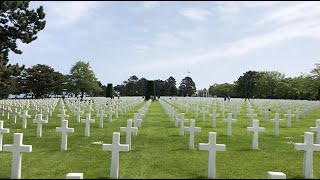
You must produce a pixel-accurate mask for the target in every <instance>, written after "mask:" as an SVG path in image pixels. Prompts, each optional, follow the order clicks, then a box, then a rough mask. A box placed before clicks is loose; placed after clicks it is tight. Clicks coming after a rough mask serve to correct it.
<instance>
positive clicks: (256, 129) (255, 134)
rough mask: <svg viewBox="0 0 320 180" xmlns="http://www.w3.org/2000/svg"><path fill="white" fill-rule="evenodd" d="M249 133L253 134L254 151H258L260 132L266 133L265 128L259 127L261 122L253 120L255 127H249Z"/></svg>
mask: <svg viewBox="0 0 320 180" xmlns="http://www.w3.org/2000/svg"><path fill="white" fill-rule="evenodd" d="M247 131H251V132H253V138H252V149H258V138H259V132H264V131H265V128H264V127H259V120H256V119H255V120H253V126H252V127H247Z"/></svg>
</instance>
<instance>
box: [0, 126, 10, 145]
mask: <svg viewBox="0 0 320 180" xmlns="http://www.w3.org/2000/svg"><path fill="white" fill-rule="evenodd" d="M9 132H10V129H9V128H3V121H0V151H2V140H3V134H4V133H9Z"/></svg>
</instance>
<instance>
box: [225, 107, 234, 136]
mask: <svg viewBox="0 0 320 180" xmlns="http://www.w3.org/2000/svg"><path fill="white" fill-rule="evenodd" d="M223 121H224V122H227V123H228V128H227V136H231V135H232V126H231V124H232V123H233V122H236V121H237V120H236V119H232V113H228V119H223Z"/></svg>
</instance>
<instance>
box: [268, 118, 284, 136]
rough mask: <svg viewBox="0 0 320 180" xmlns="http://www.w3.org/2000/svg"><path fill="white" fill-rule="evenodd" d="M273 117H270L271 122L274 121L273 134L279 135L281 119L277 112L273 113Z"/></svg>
mask: <svg viewBox="0 0 320 180" xmlns="http://www.w3.org/2000/svg"><path fill="white" fill-rule="evenodd" d="M274 116H275V117H274V119H270V121H271V122H274V135H275V136H279V122H280V121H283V119H279V114H278V113H275V114H274Z"/></svg>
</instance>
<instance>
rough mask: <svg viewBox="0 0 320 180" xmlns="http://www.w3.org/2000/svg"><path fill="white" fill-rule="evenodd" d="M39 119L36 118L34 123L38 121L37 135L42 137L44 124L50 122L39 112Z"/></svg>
mask: <svg viewBox="0 0 320 180" xmlns="http://www.w3.org/2000/svg"><path fill="white" fill-rule="evenodd" d="M37 116H38V119H34V120H33V123H37V137H42V124H43V123H48V121H47V120H45V119H42V114H38V115H37Z"/></svg>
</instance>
